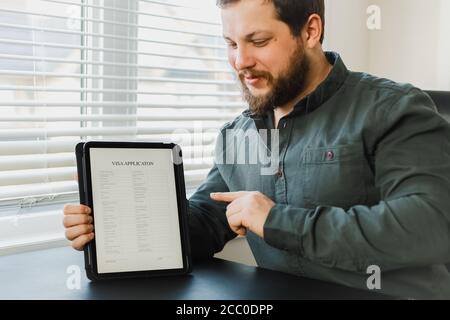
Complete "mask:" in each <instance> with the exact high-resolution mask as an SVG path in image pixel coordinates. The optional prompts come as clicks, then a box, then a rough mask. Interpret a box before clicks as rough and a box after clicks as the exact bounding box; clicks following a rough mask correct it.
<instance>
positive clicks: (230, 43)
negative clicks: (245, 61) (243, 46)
mask: <svg viewBox="0 0 450 320" xmlns="http://www.w3.org/2000/svg"><path fill="white" fill-rule="evenodd" d="M227 45H228V47H230V48H233V49H236V47H237V45H236V43H234V42H227Z"/></svg>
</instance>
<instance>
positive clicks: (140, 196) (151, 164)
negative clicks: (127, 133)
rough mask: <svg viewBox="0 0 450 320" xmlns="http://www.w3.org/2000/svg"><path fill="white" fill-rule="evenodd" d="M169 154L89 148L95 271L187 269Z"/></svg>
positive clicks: (171, 156)
mask: <svg viewBox="0 0 450 320" xmlns="http://www.w3.org/2000/svg"><path fill="white" fill-rule="evenodd" d="M172 158H173V154H172V150H170V149H124V148H90V166H91V181H92V201H93V208H94V229H95V238H96V258H97V271H98V273H99V274H101V273H114V272H132V271H148V270H162V269H179V268H183V257H182V247H181V238H180V223H179V218H178V207H177V195H176V184H175V174H174V165H173V161H172Z"/></svg>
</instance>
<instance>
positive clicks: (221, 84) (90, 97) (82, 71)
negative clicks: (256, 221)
mask: <svg viewBox="0 0 450 320" xmlns="http://www.w3.org/2000/svg"><path fill="white" fill-rule="evenodd" d="M194 6H197V7H194ZM219 21H220V19H219V17H218V12H217V9H216V8H215V7H214V1H212V2H210V1H187V0H186V1H169V0H167V1H164V0H159V1H148V0H146V1H143V0H141V1H138V0H129V1H125V0H45V1H44V0H2V1H1V2H0V212H1V211H2V208H3V209H4V210H5V208H6V209H8V208H12V207H16V208H17V207H20V206H26V205H39V204H48V203H57V202H66V201H71V200H73V201H76V198H77V185H76V183H75V180H74V175H75V159H74V147H75V144H76V143H77V142H78V141H80V140H90V139H95V140H136V141H175V142H177V143H180V144H181V145H182V147H183V150H184V156H185V174H186V184H187V187H188V189H189V190H190V191H192V190H193V189H194V188H195V187H196V186H198V184H199V183H200V182H201V181H202V180H203V179H204V178H205V176H206V174H207V172H208V171H209V168H210V167H211V164H212V161H213V150H214V142H215V138H216V135H217V133H218V129H219V128H220V126H221V125H223V123H225V122H226V121H229V120H230V119H232V118H233V117H235V116H236V115H237V114H239V113H240V112H242V110H243V109H244V108H245V106H244V104H243V103H242V101H241V99H240V94H239V92H238V87H237V86H236V84H235V81H234V76H233V73H232V72H231V70H230V69H229V67H228V65H227V59H226V52H225V48H224V44H223V40H222V39H221V28H220V25H219V24H218V22H219Z"/></svg>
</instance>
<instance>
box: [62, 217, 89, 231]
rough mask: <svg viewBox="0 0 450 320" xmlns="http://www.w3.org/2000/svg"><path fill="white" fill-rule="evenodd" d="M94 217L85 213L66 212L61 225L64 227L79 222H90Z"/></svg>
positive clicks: (75, 224) (78, 223)
mask: <svg viewBox="0 0 450 320" xmlns="http://www.w3.org/2000/svg"><path fill="white" fill-rule="evenodd" d="M93 221H94V219H93V218H92V216H90V215H86V214H68V215H65V216H64V218H63V225H64V227H65V228H70V227H73V226H77V225H80V224H92V222H93Z"/></svg>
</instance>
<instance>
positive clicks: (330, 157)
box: [326, 151, 334, 161]
mask: <svg viewBox="0 0 450 320" xmlns="http://www.w3.org/2000/svg"><path fill="white" fill-rule="evenodd" d="M326 158H327V160H328V161H331V160H334V152H333V151H327V154H326Z"/></svg>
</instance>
